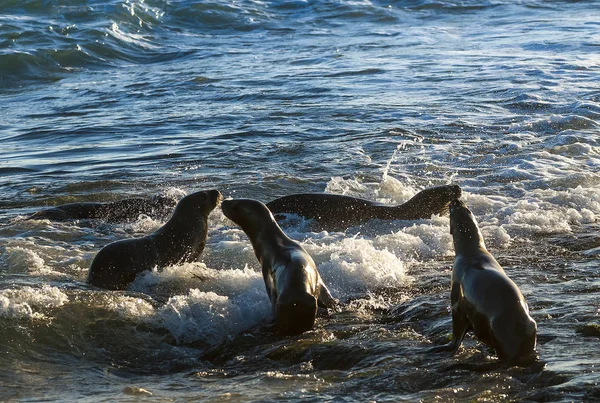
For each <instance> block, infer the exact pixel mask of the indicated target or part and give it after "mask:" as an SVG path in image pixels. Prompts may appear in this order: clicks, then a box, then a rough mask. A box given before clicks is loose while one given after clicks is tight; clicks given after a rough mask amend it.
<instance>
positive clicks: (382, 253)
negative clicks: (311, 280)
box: [304, 237, 410, 298]
mask: <svg viewBox="0 0 600 403" xmlns="http://www.w3.org/2000/svg"><path fill="white" fill-rule="evenodd" d="M304 246H305V248H306V250H307V251H308V253H309V254H310V255H311V256H312V257H313V259H314V260H315V263H316V264H317V266H318V269H319V272H320V273H321V276H322V277H323V279H324V281H325V283H326V284H327V285H328V286H329V289H330V290H331V291H333V294H334V296H336V297H338V298H345V297H347V296H350V295H353V294H354V293H357V292H361V293H364V292H367V291H368V290H381V289H389V288H397V287H399V286H400V285H404V284H406V283H407V282H408V281H410V280H409V278H408V277H407V276H406V272H405V267H404V262H403V261H402V260H401V259H399V258H398V257H397V256H396V255H394V254H393V253H392V252H390V251H388V250H387V249H378V248H377V247H375V245H374V244H373V241H372V240H368V239H364V238H359V237H353V238H342V239H341V240H336V241H333V242H322V241H320V242H319V243H313V242H307V243H305V245H304Z"/></svg>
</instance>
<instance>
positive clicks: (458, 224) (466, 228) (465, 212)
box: [449, 199, 485, 252]
mask: <svg viewBox="0 0 600 403" xmlns="http://www.w3.org/2000/svg"><path fill="white" fill-rule="evenodd" d="M449 208H450V233H451V234H452V239H453V241H454V249H455V250H456V251H457V252H461V251H462V250H463V248H464V247H468V246H475V245H477V246H482V247H484V248H485V245H484V243H483V236H482V235H481V231H480V230H479V227H478V226H477V220H476V219H475V216H474V215H473V213H472V212H471V210H469V208H468V207H467V205H466V204H465V203H464V202H463V201H462V200H459V199H454V200H452V201H451V202H450V206H449Z"/></svg>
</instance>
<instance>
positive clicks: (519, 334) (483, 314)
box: [432, 200, 537, 364]
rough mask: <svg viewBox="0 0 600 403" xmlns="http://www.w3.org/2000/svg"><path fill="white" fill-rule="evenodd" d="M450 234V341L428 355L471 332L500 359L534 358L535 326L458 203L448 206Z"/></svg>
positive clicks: (448, 348) (455, 344) (515, 289)
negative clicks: (452, 259) (452, 249)
mask: <svg viewBox="0 0 600 403" xmlns="http://www.w3.org/2000/svg"><path fill="white" fill-rule="evenodd" d="M450 232H451V234H452V238H453V241H454V250H455V252H456V257H455V260H454V267H453V270H452V281H451V291H450V300H451V304H452V341H451V342H450V343H449V344H447V345H445V346H440V347H435V348H433V349H432V351H434V352H435V351H452V353H453V354H454V353H456V351H457V350H458V348H459V346H460V344H461V343H462V340H463V338H464V337H465V334H466V333H467V332H468V331H469V330H472V331H473V333H475V336H476V337H477V338H478V339H479V340H481V341H482V342H483V343H485V344H487V345H488V346H490V347H493V348H494V349H495V350H496V353H497V354H498V357H499V358H500V359H501V360H502V361H506V362H508V363H510V364H512V363H515V364H519V363H527V362H530V361H532V360H534V359H535V346H536V334H537V325H536V323H535V321H534V320H533V319H532V318H531V316H529V309H528V307H527V302H525V298H524V297H523V294H521V291H520V290H519V287H518V286H517V285H516V284H515V283H514V282H513V281H512V280H511V279H510V278H508V276H507V275H506V273H505V272H504V269H502V267H501V266H500V265H499V264H498V262H497V261H496V259H494V257H493V256H492V255H491V254H490V253H489V252H488V251H487V249H486V248H485V244H484V241H483V237H482V235H481V232H480V231H479V227H478V226H477V221H476V220H475V217H474V216H473V214H472V213H471V211H470V210H469V209H468V208H467V206H466V205H465V204H464V203H463V202H462V201H460V200H454V201H452V202H451V203H450Z"/></svg>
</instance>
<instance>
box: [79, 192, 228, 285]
mask: <svg viewBox="0 0 600 403" xmlns="http://www.w3.org/2000/svg"><path fill="white" fill-rule="evenodd" d="M221 198H222V197H221V193H219V191H217V190H209V191H203V192H196V193H192V194H190V195H188V196H185V197H184V198H182V199H181V200H180V201H179V203H177V206H176V207H175V211H174V212H173V215H172V217H171V218H170V219H169V221H167V222H166V223H165V225H163V226H162V227H161V228H159V229H158V230H156V231H155V232H153V233H152V234H150V235H148V236H145V237H142V238H136V239H124V240H121V241H117V242H113V243H111V244H109V245H107V246H105V247H104V248H102V249H101V250H100V252H98V254H97V255H96V257H95V258H94V260H93V261H92V265H91V267H90V270H89V274H88V278H87V282H88V283H89V284H91V285H94V286H97V287H102V288H106V289H110V290H122V289H124V288H126V287H127V286H128V285H129V284H130V283H131V282H132V281H133V280H135V277H136V276H137V275H138V274H139V273H140V272H142V271H144V270H152V269H153V268H154V267H165V266H170V265H173V264H177V263H184V262H193V261H196V260H198V258H199V257H200V255H201V254H202V251H203V250H204V245H205V243H206V236H207V233H208V225H207V219H208V215H209V213H210V212H211V211H212V210H213V209H214V208H215V207H216V206H217V204H218V203H219V201H220V200H221Z"/></svg>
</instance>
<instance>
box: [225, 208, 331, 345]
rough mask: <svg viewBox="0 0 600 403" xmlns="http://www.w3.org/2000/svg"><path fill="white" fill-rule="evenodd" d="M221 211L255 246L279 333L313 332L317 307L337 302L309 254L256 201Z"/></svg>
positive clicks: (267, 210)
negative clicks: (311, 330)
mask: <svg viewBox="0 0 600 403" xmlns="http://www.w3.org/2000/svg"><path fill="white" fill-rule="evenodd" d="M221 209H222V210H223V213H224V214H225V216H227V217H228V218H229V219H230V220H232V221H233V222H235V223H236V224H238V225H239V226H240V227H241V228H242V230H243V231H244V232H245V233H246V235H247V236H248V238H249V239H250V242H251V243H252V247H253V248H254V253H255V255H256V257H257V259H258V261H259V262H260V264H261V265H262V272H263V278H264V281H265V287H266V289H267V294H268V295H269V299H270V300H271V306H272V309H273V316H274V317H275V327H276V329H277V331H278V332H279V333H281V334H298V333H302V332H304V331H307V330H310V329H312V328H313V326H314V323H315V320H316V315H317V305H320V306H322V307H332V306H333V305H334V304H335V299H334V298H333V297H332V296H331V294H330V293H329V290H328V289H327V286H326V285H325V284H324V283H323V280H322V279H321V276H320V275H319V272H318V271H317V266H316V265H315V262H314V261H313V259H312V258H311V257H310V255H309V254H308V252H306V250H304V248H303V247H302V246H301V245H300V244H299V243H298V242H296V241H294V240H292V239H290V238H289V237H288V236H287V235H286V234H285V233H284V232H283V231H282V230H281V228H279V225H277V222H276V221H275V219H274V218H273V215H272V214H271V212H270V211H269V209H268V208H267V207H266V206H265V205H264V204H263V203H261V202H259V201H257V200H251V199H233V200H225V201H223V203H222V204H221Z"/></svg>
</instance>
